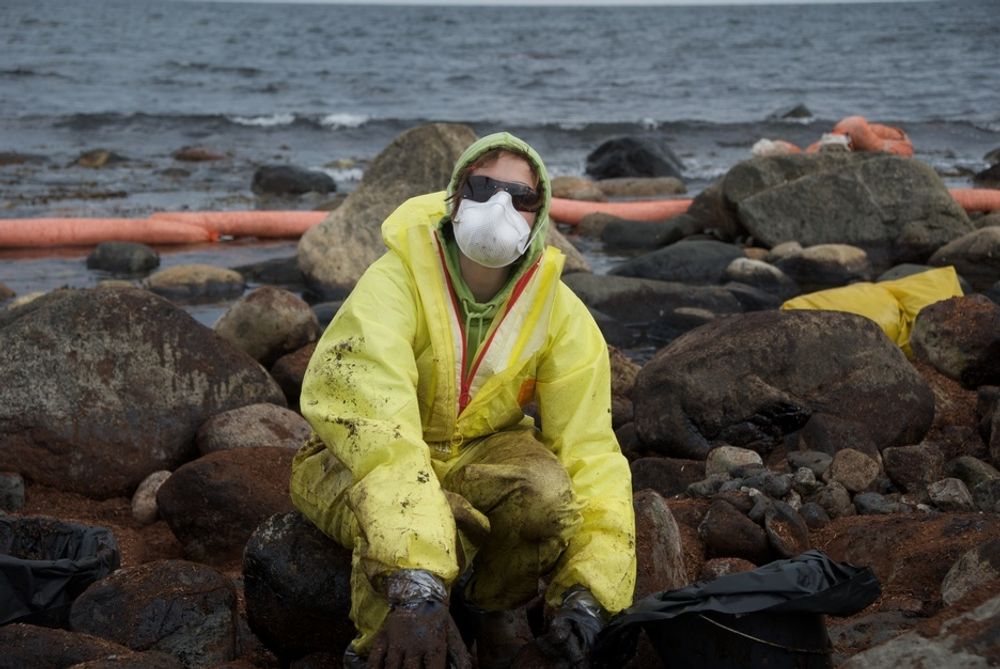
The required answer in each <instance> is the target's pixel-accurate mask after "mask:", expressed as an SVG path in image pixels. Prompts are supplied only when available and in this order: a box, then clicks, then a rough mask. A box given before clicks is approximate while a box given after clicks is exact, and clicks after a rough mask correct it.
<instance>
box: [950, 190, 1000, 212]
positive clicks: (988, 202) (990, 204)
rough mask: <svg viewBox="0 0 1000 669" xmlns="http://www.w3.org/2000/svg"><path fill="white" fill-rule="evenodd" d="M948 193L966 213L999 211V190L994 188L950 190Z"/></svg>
mask: <svg viewBox="0 0 1000 669" xmlns="http://www.w3.org/2000/svg"><path fill="white" fill-rule="evenodd" d="M948 192H949V193H951V196H952V197H953V198H955V202H957V203H958V204H959V206H960V207H962V209H964V210H966V211H1000V190H997V189H995V188H950V189H948Z"/></svg>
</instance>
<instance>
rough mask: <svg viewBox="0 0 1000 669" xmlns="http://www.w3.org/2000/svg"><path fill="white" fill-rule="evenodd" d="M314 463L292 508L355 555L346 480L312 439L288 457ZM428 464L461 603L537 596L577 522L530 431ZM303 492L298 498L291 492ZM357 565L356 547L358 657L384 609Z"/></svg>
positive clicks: (560, 477) (564, 483) (504, 604)
mask: <svg viewBox="0 0 1000 669" xmlns="http://www.w3.org/2000/svg"><path fill="white" fill-rule="evenodd" d="M317 456H319V457H323V458H326V459H328V461H324V463H323V468H322V469H323V470H324V475H323V476H321V477H317V478H315V479H313V480H303V479H302V478H301V477H300V478H298V480H297V481H296V483H297V485H293V486H292V490H293V493H292V501H293V502H294V503H295V505H296V507H298V509H299V510H300V511H301V512H302V513H303V515H305V516H306V517H307V518H309V519H310V520H311V521H312V522H313V523H315V524H316V525H317V527H319V529H321V530H322V531H323V532H324V533H326V534H327V535H329V536H330V537H332V538H333V539H335V540H336V541H337V542H338V543H340V544H341V545H343V546H344V547H346V548H350V549H354V544H355V538H356V537H357V536H358V523H357V520H356V519H355V517H354V514H353V512H352V511H351V510H350V508H348V505H347V499H348V498H349V495H348V493H349V491H350V487H351V486H352V485H353V480H352V477H351V474H350V472H349V471H348V470H347V468H346V467H345V466H344V465H343V463H341V462H340V461H339V460H338V459H337V458H336V456H334V455H333V453H332V452H331V451H330V450H329V449H326V448H325V447H323V445H322V444H321V443H318V440H317V439H315V438H314V439H312V440H310V442H307V443H306V445H305V446H303V447H302V449H301V450H300V451H299V454H298V455H297V456H296V460H297V461H298V460H300V459H304V458H305V457H317ZM433 464H434V469H435V473H436V474H437V477H438V480H439V481H440V483H441V487H442V488H443V489H444V491H445V495H446V497H447V498H448V501H449V503H450V506H451V509H452V513H453V515H454V516H455V521H456V526H457V528H458V541H459V544H460V545H459V546H457V547H456V554H457V555H458V556H459V559H460V564H459V567H460V568H461V569H466V568H467V567H468V566H469V565H470V564H471V567H472V577H471V579H470V580H469V581H468V584H467V585H466V590H465V593H464V595H465V598H466V599H467V600H468V601H469V602H470V603H472V604H473V605H475V606H477V607H479V608H481V609H483V610H486V611H502V610H507V609H513V608H516V607H518V606H520V605H522V604H524V603H525V602H527V601H528V600H530V599H531V598H532V597H534V596H535V594H536V593H537V592H538V579H539V577H540V576H542V575H543V574H545V573H546V572H548V571H549V570H551V569H552V567H554V566H555V564H556V562H557V561H558V560H559V556H560V555H561V554H562V552H563V551H564V550H565V548H566V546H567V544H568V543H569V539H570V537H572V536H573V534H574V533H575V532H576V530H577V528H578V527H579V526H580V523H581V516H580V513H579V504H578V503H577V502H576V500H575V498H574V495H573V488H572V484H571V482H570V478H569V475H568V473H567V472H566V470H565V469H564V468H563V466H562V465H561V464H560V463H559V461H558V460H557V459H556V456H555V455H554V454H553V453H552V452H551V451H549V450H548V449H547V448H546V447H545V446H544V445H543V444H542V443H541V442H540V441H539V440H538V438H537V432H536V431H535V430H534V429H524V428H516V429H512V430H507V431H504V432H499V433H497V434H493V435H490V436H488V437H483V438H481V439H478V440H475V441H472V442H470V443H469V444H468V445H466V446H465V447H464V448H462V449H461V450H460V451H459V452H458V454H457V455H456V456H455V457H453V458H452V459H450V460H443V461H442V460H434V461H433ZM293 470H294V465H293ZM312 471H316V468H313V469H312ZM295 476H296V474H295V473H293V478H295ZM302 486H304V487H305V491H304V492H305V494H296V493H295V490H296V488H298V487H302ZM387 511H388V510H387ZM358 562H359V556H358V551H356V550H355V552H354V561H353V568H352V572H351V620H352V621H353V622H354V625H355V627H357V629H358V632H359V634H360V636H359V638H358V639H356V640H355V641H354V644H353V645H354V649H355V651H357V652H358V653H361V654H364V653H366V652H367V651H368V648H369V647H370V646H371V643H372V641H373V640H374V637H375V634H376V633H377V632H378V630H379V628H381V626H382V622H383V620H384V619H385V616H386V614H387V613H388V611H389V607H388V603H387V602H386V601H385V598H384V597H383V596H382V595H381V594H380V593H379V592H378V591H377V590H376V589H375V588H374V587H373V586H372V584H371V583H370V582H369V579H368V578H367V576H366V575H365V573H364V570H363V569H362V568H361V567H360V566H359V564H358Z"/></svg>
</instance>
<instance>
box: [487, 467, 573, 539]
mask: <svg viewBox="0 0 1000 669" xmlns="http://www.w3.org/2000/svg"><path fill="white" fill-rule="evenodd" d="M533 465H535V466H531V467H524V468H522V469H521V471H520V472H518V477H519V479H520V480H519V481H518V482H517V484H516V489H515V490H514V491H513V492H512V494H510V495H508V496H507V497H505V499H504V500H503V502H501V503H500V504H498V505H497V506H496V507H494V509H493V510H492V511H491V513H489V514H488V516H489V518H490V524H491V527H493V528H495V529H496V531H497V532H498V533H501V532H504V531H507V532H509V533H511V534H513V535H515V536H516V537H517V538H518V539H520V541H523V542H525V543H542V542H547V541H552V540H557V541H560V542H565V541H568V540H569V537H571V536H572V535H573V533H574V532H575V531H576V529H577V528H578V527H579V525H580V523H581V518H580V513H579V504H578V503H577V502H576V498H575V497H574V495H573V487H572V485H571V484H570V480H569V476H568V475H567V473H566V470H564V469H563V468H562V466H561V465H559V464H558V462H555V463H554V464H553V465H551V466H537V465H538V463H537V462H536V463H533ZM512 538H513V537H512Z"/></svg>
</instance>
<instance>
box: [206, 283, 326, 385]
mask: <svg viewBox="0 0 1000 669" xmlns="http://www.w3.org/2000/svg"><path fill="white" fill-rule="evenodd" d="M212 329H213V330H215V331H216V332H217V333H218V334H219V336H220V337H222V338H223V339H225V340H226V341H228V342H229V343H230V344H232V345H233V346H235V347H236V348H238V349H239V350H241V351H244V352H246V353H247V354H248V355H249V356H250V357H252V358H253V359H254V360H257V361H258V362H260V364H262V365H264V366H265V367H270V366H271V365H273V364H274V363H275V361H277V360H278V358H280V357H281V356H283V355H285V354H287V353H292V352H293V351H297V350H298V349H300V348H302V347H303V346H305V345H306V344H308V343H310V342H313V341H316V340H317V339H319V335H320V334H321V332H320V327H319V319H318V318H316V314H315V313H314V312H313V310H312V308H310V306H309V305H308V304H306V302H305V301H304V300H303V299H302V298H300V297H299V296H297V295H295V294H294V293H291V292H289V291H287V290H283V289H281V288H275V287H274V286H261V287H260V288H257V289H255V290H253V291H252V292H250V293H248V294H246V295H244V296H243V297H241V298H240V299H238V300H237V301H236V302H235V303H233V305H232V306H231V307H229V309H228V310H227V311H226V313H224V314H222V317H221V318H219V320H218V321H217V322H216V323H215V325H213V326H212Z"/></svg>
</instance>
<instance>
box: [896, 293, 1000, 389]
mask: <svg viewBox="0 0 1000 669" xmlns="http://www.w3.org/2000/svg"><path fill="white" fill-rule="evenodd" d="M910 346H911V348H912V349H913V353H914V355H915V356H916V358H917V359H918V360H922V361H924V362H927V363H930V364H931V365H933V366H934V368H935V369H937V370H938V371H939V372H941V373H942V374H944V375H945V376H948V377H950V378H952V379H955V380H956V381H960V382H961V383H962V385H964V386H965V387H966V388H977V387H979V386H984V385H998V384H1000V305H997V304H996V303H995V302H993V301H992V300H990V299H988V298H986V297H984V296H982V295H969V296H967V297H953V298H950V299H947V300H942V301H940V302H936V303H934V304H932V305H930V306H927V307H925V308H924V309H922V310H921V311H920V313H919V314H917V320H916V321H915V322H914V324H913V332H912V334H911V335H910Z"/></svg>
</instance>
